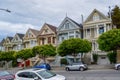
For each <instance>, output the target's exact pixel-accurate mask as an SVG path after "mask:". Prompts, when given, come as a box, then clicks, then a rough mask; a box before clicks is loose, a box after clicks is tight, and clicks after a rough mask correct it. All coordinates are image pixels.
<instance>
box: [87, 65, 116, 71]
mask: <svg viewBox="0 0 120 80" xmlns="http://www.w3.org/2000/svg"><path fill="white" fill-rule="evenodd" d="M88 69H90V70H98V69H114V65H113V64H109V65H88Z"/></svg>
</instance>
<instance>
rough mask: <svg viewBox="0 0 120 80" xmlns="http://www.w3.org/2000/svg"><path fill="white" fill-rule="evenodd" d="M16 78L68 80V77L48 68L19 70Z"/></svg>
mask: <svg viewBox="0 0 120 80" xmlns="http://www.w3.org/2000/svg"><path fill="white" fill-rule="evenodd" d="M15 80H66V78H65V77H64V76H62V75H58V74H55V73H53V72H51V71H49V70H46V69H35V68H33V69H27V70H21V71H18V72H17V73H16V74H15Z"/></svg>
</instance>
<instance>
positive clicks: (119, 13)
mask: <svg viewBox="0 0 120 80" xmlns="http://www.w3.org/2000/svg"><path fill="white" fill-rule="evenodd" d="M111 17H112V23H113V25H115V26H116V28H118V29H119V28H120V8H119V7H118V6H117V5H116V6H115V8H114V9H112V14H111Z"/></svg>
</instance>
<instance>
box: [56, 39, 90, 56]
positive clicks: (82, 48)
mask: <svg viewBox="0 0 120 80" xmlns="http://www.w3.org/2000/svg"><path fill="white" fill-rule="evenodd" d="M91 47H92V46H91V43H90V42H89V41H88V40H86V39H80V38H71V39H68V40H64V41H63V42H62V43H61V44H60V45H59V47H58V48H57V52H58V53H59V55H61V56H66V55H73V56H76V55H77V54H78V53H87V52H89V51H91Z"/></svg>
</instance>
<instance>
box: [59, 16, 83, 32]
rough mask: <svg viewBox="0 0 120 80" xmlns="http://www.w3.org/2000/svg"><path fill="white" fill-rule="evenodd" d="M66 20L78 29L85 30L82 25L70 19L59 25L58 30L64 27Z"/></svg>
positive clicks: (66, 18)
mask: <svg viewBox="0 0 120 80" xmlns="http://www.w3.org/2000/svg"><path fill="white" fill-rule="evenodd" d="M66 20H68V21H69V22H71V23H72V24H74V25H75V26H77V27H78V28H81V29H82V28H83V25H82V24H79V23H77V22H75V21H74V20H72V19H71V18H69V17H65V18H64V20H63V21H62V22H61V24H60V25H59V27H58V30H59V29H60V28H61V27H62V25H63V24H64V23H65V21H66Z"/></svg>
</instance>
